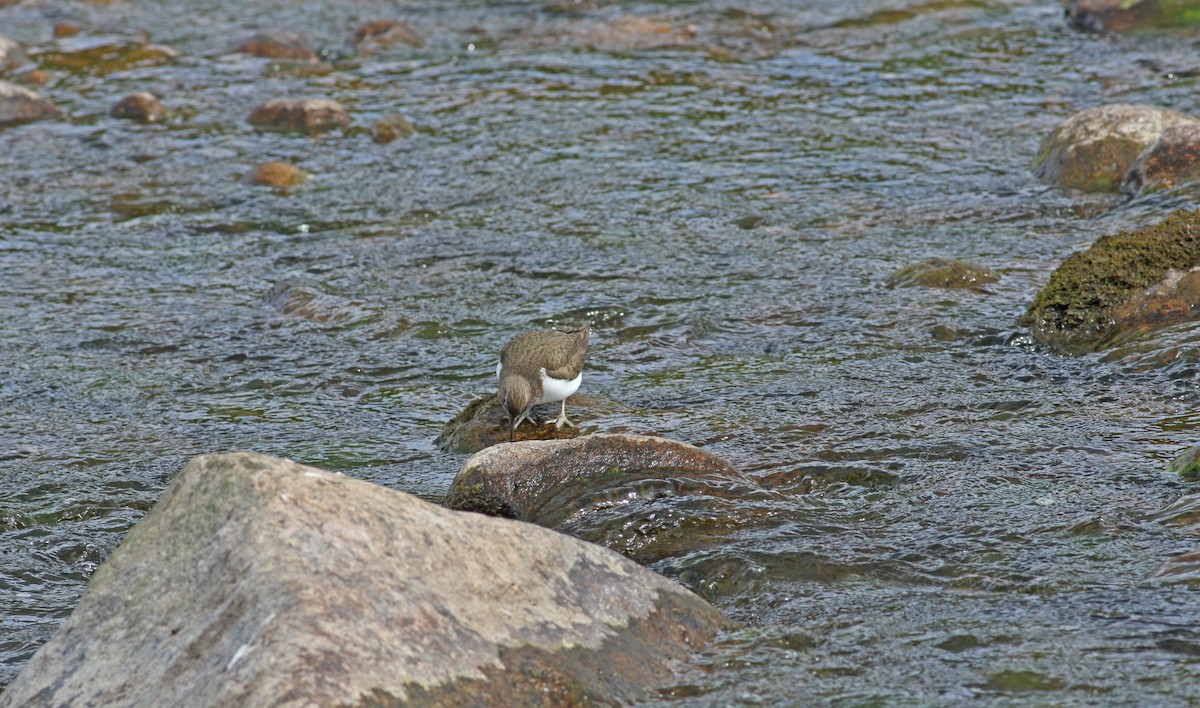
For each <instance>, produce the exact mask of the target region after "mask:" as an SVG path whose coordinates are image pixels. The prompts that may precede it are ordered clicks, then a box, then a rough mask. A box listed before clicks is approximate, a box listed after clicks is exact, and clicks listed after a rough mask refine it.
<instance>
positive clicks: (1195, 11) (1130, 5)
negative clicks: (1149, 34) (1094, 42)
mask: <svg viewBox="0 0 1200 708" xmlns="http://www.w3.org/2000/svg"><path fill="white" fill-rule="evenodd" d="M1066 10H1067V17H1068V18H1069V19H1070V21H1071V24H1073V25H1075V26H1076V27H1079V28H1081V29H1085V30H1088V31H1091V32H1104V31H1116V30H1127V29H1134V28H1137V27H1196V26H1200V2H1198V1H1197V0H1069V1H1068V2H1067V7H1066Z"/></svg>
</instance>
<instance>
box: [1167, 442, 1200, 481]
mask: <svg viewBox="0 0 1200 708" xmlns="http://www.w3.org/2000/svg"><path fill="white" fill-rule="evenodd" d="M1167 470H1168V471H1169V472H1170V473H1171V474H1177V475H1179V476H1180V477H1182V478H1183V479H1186V480H1188V481H1189V482H1195V481H1196V480H1200V445H1197V446H1195V447H1190V448H1188V449H1186V450H1184V451H1183V452H1181V453H1179V454H1178V455H1176V456H1175V459H1173V460H1171V463H1170V464H1169V465H1167Z"/></svg>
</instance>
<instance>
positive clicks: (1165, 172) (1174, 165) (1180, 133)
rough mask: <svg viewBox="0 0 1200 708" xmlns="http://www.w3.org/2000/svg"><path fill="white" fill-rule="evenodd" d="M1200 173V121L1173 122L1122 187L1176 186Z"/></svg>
mask: <svg viewBox="0 0 1200 708" xmlns="http://www.w3.org/2000/svg"><path fill="white" fill-rule="evenodd" d="M1198 177H1200V121H1197V122H1195V123H1185V124H1182V125H1173V126H1171V127H1169V128H1167V129H1166V130H1164V131H1163V132H1162V135H1160V136H1158V140H1155V141H1154V142H1153V143H1151V144H1150V146H1149V147H1147V148H1146V149H1145V150H1143V151H1142V154H1141V155H1138V158H1137V160H1135V161H1134V163H1133V166H1132V167H1130V168H1129V171H1128V172H1127V173H1126V174H1125V179H1124V180H1122V182H1121V191H1123V192H1128V193H1131V194H1136V193H1138V192H1140V191H1142V190H1145V189H1154V188H1159V187H1164V188H1165V187H1172V186H1174V185H1176V184H1179V183H1180V182H1187V181H1189V180H1194V179H1196V178H1198Z"/></svg>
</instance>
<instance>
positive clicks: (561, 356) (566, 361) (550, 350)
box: [545, 332, 587, 381]
mask: <svg viewBox="0 0 1200 708" xmlns="http://www.w3.org/2000/svg"><path fill="white" fill-rule="evenodd" d="M558 334H559V335H560V336H557V337H554V338H553V339H551V340H550V343H549V344H550V346H547V347H546V349H545V352H546V359H545V367H546V375H547V376H552V377H554V378H556V379H562V380H564V381H570V380H571V379H573V378H575V377H576V376H578V375H579V372H581V371H583V359H584V357H585V356H587V340H586V339H584V340H583V341H582V342H581V341H580V340H579V338H578V337H575V336H572V335H570V334H565V333H561V332H560V333H558Z"/></svg>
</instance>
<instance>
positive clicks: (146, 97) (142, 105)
mask: <svg viewBox="0 0 1200 708" xmlns="http://www.w3.org/2000/svg"><path fill="white" fill-rule="evenodd" d="M109 113H110V114H111V115H112V116H113V117H114V118H122V119H125V120H133V121H137V122H139V123H161V122H162V121H163V120H165V119H166V117H167V111H166V109H164V108H163V106H162V104H161V103H159V101H158V99H157V98H155V96H154V94H152V93H146V92H142V93H135V94H130V95H128V96H126V97H125V98H122V99H121V100H120V101H117V103H116V104H115V105H114V106H113V107H112V110H111V111H109Z"/></svg>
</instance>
